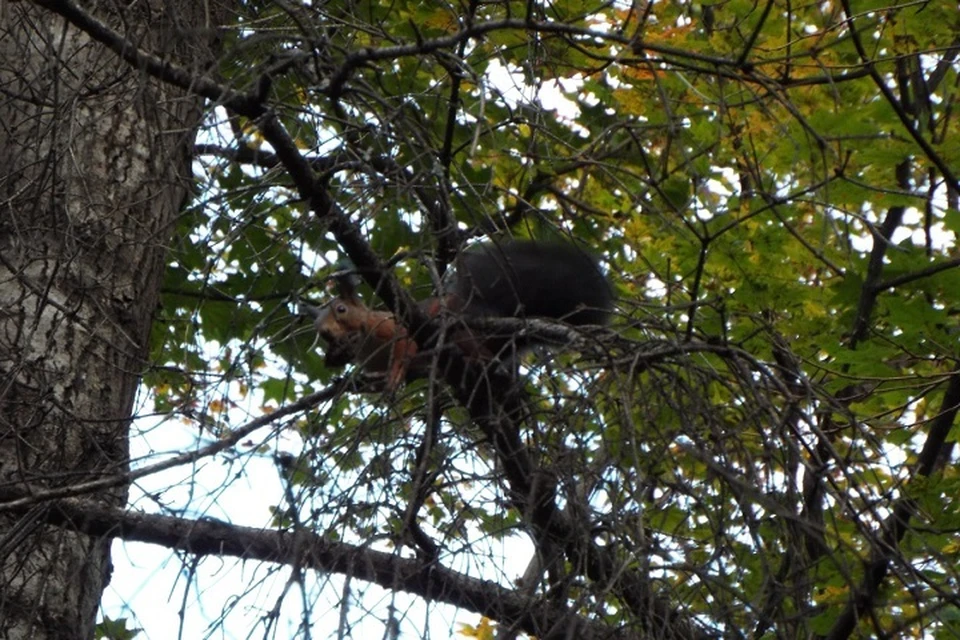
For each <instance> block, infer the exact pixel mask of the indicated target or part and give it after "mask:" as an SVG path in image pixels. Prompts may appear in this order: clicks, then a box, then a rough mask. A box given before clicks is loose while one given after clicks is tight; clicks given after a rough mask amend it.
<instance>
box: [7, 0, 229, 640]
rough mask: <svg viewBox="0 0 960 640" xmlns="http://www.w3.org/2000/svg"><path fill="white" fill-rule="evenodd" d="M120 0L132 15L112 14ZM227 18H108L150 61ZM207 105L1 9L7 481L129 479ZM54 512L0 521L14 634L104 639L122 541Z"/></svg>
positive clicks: (19, 10) (182, 55)
mask: <svg viewBox="0 0 960 640" xmlns="http://www.w3.org/2000/svg"><path fill="white" fill-rule="evenodd" d="M89 4H91V3H88V5H89ZM108 5H109V6H110V7H111V8H110V9H109V10H110V11H113V10H114V9H115V8H116V7H127V8H126V9H124V11H125V13H124V14H123V15H122V16H120V15H117V14H112V15H108V14H106V13H105V11H107V10H108V9H107V6H108ZM209 7H210V4H209V3H203V2H194V1H193V0H177V1H168V2H160V1H155V2H150V3H134V4H132V5H127V3H121V4H120V5H114V4H111V3H103V4H101V5H100V6H99V7H98V8H96V9H92V11H94V12H95V14H96V15H97V17H98V18H99V19H101V20H103V21H105V22H107V23H109V24H114V25H120V24H122V25H123V27H122V28H121V31H122V32H123V33H124V35H125V36H126V38H127V39H128V40H130V41H131V42H134V43H137V45H138V46H139V47H141V48H143V49H145V50H148V51H152V52H154V53H156V54H158V55H160V56H161V57H164V58H166V59H173V60H189V61H190V63H191V64H201V63H202V61H208V60H210V59H211V52H210V50H209V49H208V48H207V47H206V44H197V43H207V42H210V41H211V38H210V37H209V36H210V35H211V34H212V33H213V32H212V30H211V29H204V30H203V31H202V32H197V30H196V28H197V27H198V26H200V25H204V24H205V20H207V19H209V18H208V17H207V16H205V15H204V10H205V9H209ZM184 25H188V26H189V27H190V28H191V29H194V31H193V32H191V33H188V32H186V30H185V26H184ZM148 27H149V29H150V30H149V31H148V30H147V28H148ZM124 29H125V31H123V30H124ZM201 107H202V103H201V101H200V100H199V99H198V98H196V97H193V96H186V95H185V93H184V92H182V91H180V90H177V89H174V88H172V87H170V86H166V85H164V84H162V83H160V82H158V81H156V80H153V79H151V78H148V77H146V76H144V75H143V74H142V73H140V72H139V71H138V70H136V69H134V68H132V67H130V66H129V65H128V64H126V63H124V62H122V61H121V60H120V59H119V58H118V57H117V56H115V55H114V54H113V53H110V52H109V51H107V50H106V49H105V48H104V47H103V46H102V45H101V44H99V43H97V42H94V41H92V40H91V39H90V38H89V37H88V36H86V35H85V34H83V33H81V32H80V31H78V30H76V29H74V28H72V27H69V26H67V24H66V23H65V21H64V20H63V19H62V18H60V17H58V16H56V15H54V14H52V13H49V12H48V11H46V10H44V9H40V8H38V7H37V5H35V4H33V3H28V2H13V3H11V2H8V3H2V4H0V483H2V484H3V485H6V486H7V487H8V488H9V487H11V486H20V487H23V488H26V487H27V486H30V487H52V486H65V485H71V484H75V483H78V482H82V481H86V480H90V479H93V478H97V477H102V476H105V475H117V474H123V473H124V472H125V471H126V470H127V467H128V447H127V431H128V427H129V425H130V420H131V415H132V412H133V406H134V399H135V396H136V391H137V384H138V382H139V379H140V373H141V372H142V371H143V369H144V367H145V364H146V360H147V356H148V352H149V334H150V326H151V318H152V315H153V310H154V308H155V306H156V304H157V299H158V294H159V289H160V283H161V279H162V276H163V271H164V265H165V259H164V258H165V253H166V245H167V244H168V239H169V238H170V237H171V233H172V231H173V229H174V225H175V222H176V218H177V214H178V212H179V210H180V207H181V204H182V203H183V202H184V200H185V198H186V197H187V196H188V194H189V189H190V184H189V176H190V156H189V152H190V150H191V148H192V144H193V141H194V140H193V139H194V134H195V131H196V127H197V125H198V124H199V121H200V116H201ZM126 494H127V490H126V486H124V487H122V488H120V489H117V490H113V491H110V492H104V493H103V494H101V495H97V496H92V497H93V498H95V499H97V500H100V501H102V502H103V503H105V504H110V505H122V504H124V502H125V499H126ZM42 508H43V505H38V507H37V509H35V510H34V511H32V512H30V513H27V514H26V515H24V514H18V515H14V514H10V513H0V638H92V637H93V631H94V624H95V621H96V613H97V607H98V604H99V600H100V596H101V593H102V591H103V588H104V587H105V586H106V584H107V582H108V580H109V575H110V556H109V547H110V539H109V538H100V539H91V538H88V537H86V536H82V535H78V534H73V533H70V532H67V531H64V530H62V529H57V528H53V527H50V526H47V525H43V524H41V522H42V520H43V513H42Z"/></svg>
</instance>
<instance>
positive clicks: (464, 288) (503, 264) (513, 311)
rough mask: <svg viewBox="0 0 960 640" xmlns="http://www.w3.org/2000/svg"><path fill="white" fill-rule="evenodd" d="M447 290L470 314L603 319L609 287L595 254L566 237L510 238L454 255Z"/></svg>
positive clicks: (600, 321)
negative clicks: (556, 239) (562, 239)
mask: <svg viewBox="0 0 960 640" xmlns="http://www.w3.org/2000/svg"><path fill="white" fill-rule="evenodd" d="M453 283H454V284H453V286H452V289H451V291H449V292H448V293H452V294H454V295H455V296H457V298H459V300H460V302H461V304H462V305H463V306H462V310H463V312H464V314H465V315H468V316H487V317H489V316H497V317H541V318H551V319H555V320H562V321H564V322H568V323H570V324H573V325H585V324H606V322H607V321H608V320H609V317H610V309H611V307H612V306H613V291H612V290H611V288H610V284H609V283H608V282H607V279H606V277H604V275H603V273H602V272H601V271H600V267H599V265H598V264H597V260H596V258H594V257H593V256H592V255H590V254H589V253H587V252H585V251H583V250H581V249H580V248H579V247H577V246H576V245H573V244H569V243H560V242H542V241H535V240H508V241H503V242H496V243H494V242H491V243H485V244H480V245H476V246H473V247H470V248H469V249H466V250H465V251H463V252H462V253H461V254H460V256H459V257H458V258H457V263H456V275H455V277H454V280H453Z"/></svg>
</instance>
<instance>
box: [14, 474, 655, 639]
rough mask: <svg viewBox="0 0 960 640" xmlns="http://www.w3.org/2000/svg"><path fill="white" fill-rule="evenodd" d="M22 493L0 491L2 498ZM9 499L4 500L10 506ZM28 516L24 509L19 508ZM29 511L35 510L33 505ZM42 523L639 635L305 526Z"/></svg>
mask: <svg viewBox="0 0 960 640" xmlns="http://www.w3.org/2000/svg"><path fill="white" fill-rule="evenodd" d="M22 498H23V495H22V494H20V495H17V494H15V493H13V492H11V491H9V490H8V491H0V499H5V500H9V501H10V502H9V503H13V502H19V501H20V499H22ZM9 503H8V504H9ZM23 511H24V512H25V513H26V512H27V511H28V509H26V508H25V509H23ZM30 513H32V514H34V515H38V516H39V514H38V512H37V511H36V510H33V511H31V512H30ZM40 517H43V518H44V519H45V520H46V522H48V523H50V524H53V525H56V526H59V527H63V528H66V529H70V530H73V531H80V532H82V533H85V534H87V535H90V536H98V537H99V536H116V537H119V538H122V539H124V540H130V541H137V542H147V543H151V544H157V545H161V546H163V547H166V548H169V549H179V550H183V551H186V552H188V553H190V554H192V555H194V556H207V555H209V556H216V557H224V556H230V557H235V558H241V559H244V560H260V561H264V562H276V563H281V564H286V565H290V566H297V567H301V568H306V569H312V570H314V571H322V572H324V573H340V574H343V575H347V576H350V577H353V578H358V579H361V580H367V581H369V582H372V583H375V584H378V585H380V586H382V587H383V588H385V589H397V588H399V589H402V590H404V591H407V592H409V593H412V594H414V595H418V596H421V597H423V598H425V599H427V600H436V601H439V602H444V603H447V604H451V605H454V606H457V607H462V608H465V609H469V610H471V611H475V612H476V613H479V614H481V615H484V616H487V617H489V618H493V619H495V620H499V621H502V622H504V623H505V624H510V625H516V626H517V627H519V628H522V629H523V630H524V631H526V632H527V633H530V634H532V635H536V636H537V637H540V638H557V639H561V638H571V637H574V638H597V639H600V638H603V639H606V638H624V639H626V638H640V637H642V636H639V635H637V634H635V633H630V632H628V631H626V630H623V629H620V630H617V629H611V628H609V627H607V626H605V625H602V624H599V623H597V622H593V621H590V620H586V619H584V618H582V617H580V616H577V615H574V614H572V613H570V612H569V611H568V610H567V609H566V608H565V607H558V606H556V605H554V604H552V603H550V602H547V601H544V600H542V599H539V598H529V597H525V596H523V595H521V594H519V593H518V592H517V591H514V590H512V589H507V588H505V587H503V586H501V585H499V584H496V583H495V582H491V581H488V580H478V579H476V578H472V577H470V576H467V575H464V574H462V573H458V572H456V571H452V570H450V569H447V568H445V567H442V566H439V565H437V564H431V563H424V562H422V561H420V560H417V559H409V558H401V557H399V556H397V555H396V554H392V553H385V552H383V551H375V550H373V549H368V548H364V547H362V546H356V545H351V544H346V543H343V542H332V541H329V540H325V539H324V538H322V537H321V536H319V535H316V534H315V533H312V532H309V531H296V532H291V531H275V530H265V529H254V528H251V527H240V526H235V525H231V524H227V523H222V522H215V521H201V520H188V519H184V518H173V517H170V516H161V515H154V514H145V513H131V512H127V511H123V510H120V509H112V508H108V507H104V506H102V505H100V504H98V503H95V502H89V501H83V500H76V499H64V500H59V501H56V502H53V503H50V504H49V505H47V508H46V509H45V510H44V511H43V515H42V516H40Z"/></svg>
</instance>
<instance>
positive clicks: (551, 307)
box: [305, 240, 613, 390]
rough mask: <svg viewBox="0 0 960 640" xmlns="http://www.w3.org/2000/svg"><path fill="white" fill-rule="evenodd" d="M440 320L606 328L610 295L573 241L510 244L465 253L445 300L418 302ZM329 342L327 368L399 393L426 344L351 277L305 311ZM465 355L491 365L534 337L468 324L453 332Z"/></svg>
mask: <svg viewBox="0 0 960 640" xmlns="http://www.w3.org/2000/svg"><path fill="white" fill-rule="evenodd" d="M419 305H420V308H421V309H422V311H423V312H424V314H425V315H426V316H427V317H429V318H436V317H437V316H439V315H440V314H441V313H442V312H443V310H444V309H446V310H448V311H449V312H451V313H453V314H457V316H458V317H460V318H463V319H464V320H465V321H467V322H469V321H470V320H473V319H481V318H546V319H550V320H557V321H563V322H566V323H568V324H571V325H575V326H582V325H603V324H606V323H607V321H608V320H609V318H610V311H611V308H612V306H613V291H612V289H611V288H610V284H609V283H608V282H607V279H606V277H604V275H603V273H602V272H601V271H600V267H599V265H598V263H597V260H596V259H595V258H594V257H593V256H591V255H590V254H588V253H585V252H584V251H583V250H581V249H580V248H579V247H577V246H575V245H573V244H570V243H561V242H544V241H535V240H509V241H504V242H498V243H493V242H490V243H484V244H479V245H474V246H472V247H469V248H468V249H466V250H464V251H462V252H460V254H459V255H458V256H457V258H456V260H455V261H454V270H453V275H452V277H450V278H447V279H446V282H445V284H444V287H443V294H442V295H441V296H439V297H435V298H428V299H427V300H423V301H421V302H420V303H419ZM305 309H306V311H307V312H308V313H309V314H310V315H312V316H313V317H314V326H315V327H316V329H317V332H318V333H319V334H320V337H321V338H323V339H324V341H325V342H326V343H327V349H326V363H327V366H333V367H336V366H343V365H345V364H347V363H349V362H356V363H357V364H359V365H360V367H361V368H362V369H363V370H364V371H366V372H368V373H377V374H385V375H386V387H387V389H388V390H393V389H396V388H397V387H398V386H399V385H400V384H401V383H402V382H403V381H404V380H405V379H406V377H407V374H408V372H409V371H411V369H414V370H417V369H418V367H417V366H416V365H417V363H418V361H417V360H416V356H417V353H418V351H420V348H421V344H423V343H426V341H425V340H421V339H419V338H420V337H419V336H413V335H411V334H410V332H409V331H408V330H407V329H406V328H405V327H403V326H402V325H401V324H399V323H398V322H397V321H396V318H395V317H394V315H393V314H392V313H390V312H389V311H374V310H371V309H369V308H368V307H367V306H365V305H364V304H363V302H362V301H361V300H360V298H359V297H358V296H357V293H356V289H355V286H354V285H353V282H351V281H350V280H349V279H348V278H341V279H340V293H339V296H338V297H337V298H335V299H333V300H331V301H330V302H328V303H327V304H325V305H324V306H323V307H320V308H313V307H306V308H305ZM451 335H452V341H453V343H454V344H455V345H456V346H457V347H459V348H460V350H461V351H462V352H463V354H464V355H465V356H467V357H475V358H480V359H485V360H489V359H492V358H494V357H496V356H498V355H500V354H501V353H502V352H503V351H504V350H506V349H508V348H511V347H515V349H516V350H518V351H522V350H525V349H528V348H530V347H532V346H534V345H535V344H537V343H538V341H537V340H536V337H535V336H534V337H533V338H530V337H527V336H517V335H503V334H502V333H499V334H497V333H496V332H494V331H490V332H486V331H484V330H482V329H472V328H470V327H469V326H466V327H463V328H457V329H455V330H454V331H453V332H452V334H451Z"/></svg>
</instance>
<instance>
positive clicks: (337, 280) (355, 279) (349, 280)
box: [327, 260, 360, 298]
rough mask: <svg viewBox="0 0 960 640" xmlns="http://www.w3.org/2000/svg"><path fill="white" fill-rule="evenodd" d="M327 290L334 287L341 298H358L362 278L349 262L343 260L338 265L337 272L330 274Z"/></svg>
mask: <svg viewBox="0 0 960 640" xmlns="http://www.w3.org/2000/svg"><path fill="white" fill-rule="evenodd" d="M328 282H329V284H328V286H327V290H328V291H329V290H330V289H331V288H332V287H333V286H334V285H335V286H336V294H337V296H339V297H341V298H355V297H356V296H357V287H359V286H360V276H359V274H357V270H356V269H355V268H354V266H353V263H352V262H350V261H349V260H341V261H340V262H338V263H337V270H336V271H334V272H333V273H331V274H330V278H329V281H328Z"/></svg>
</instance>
